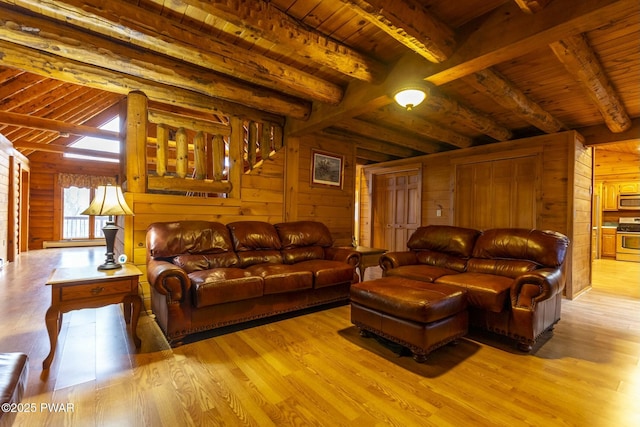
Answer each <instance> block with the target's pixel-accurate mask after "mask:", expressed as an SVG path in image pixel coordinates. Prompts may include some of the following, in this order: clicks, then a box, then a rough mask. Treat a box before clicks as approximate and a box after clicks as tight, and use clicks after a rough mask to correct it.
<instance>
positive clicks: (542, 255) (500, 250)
mask: <svg viewBox="0 0 640 427" xmlns="http://www.w3.org/2000/svg"><path fill="white" fill-rule="evenodd" d="M568 246H569V239H568V238H567V237H566V236H564V235H563V234H560V233H557V232H554V231H543V230H529V229H524V228H495V229H491V230H485V231H484V232H483V233H482V235H481V236H480V237H478V240H477V242H476V246H475V248H474V249H473V257H474V258H503V259H520V260H529V261H532V262H535V263H537V264H538V265H541V266H545V267H558V266H560V265H561V264H562V263H563V261H564V258H565V255H566V252H567V247H568Z"/></svg>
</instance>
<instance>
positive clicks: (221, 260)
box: [173, 252, 239, 273]
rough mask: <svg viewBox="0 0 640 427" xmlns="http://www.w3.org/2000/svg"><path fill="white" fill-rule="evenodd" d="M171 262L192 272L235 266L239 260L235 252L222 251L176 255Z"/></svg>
mask: <svg viewBox="0 0 640 427" xmlns="http://www.w3.org/2000/svg"><path fill="white" fill-rule="evenodd" d="M173 263H174V264H175V265H177V266H178V267H180V268H182V269H183V270H184V271H186V272H187V273H193V272H194V271H201V270H210V269H213V268H221V267H223V268H229V267H237V266H238V265H239V260H238V256H237V255H236V253H235V252H223V253H219V254H200V255H190V254H187V255H178V256H177V257H175V258H174V259H173Z"/></svg>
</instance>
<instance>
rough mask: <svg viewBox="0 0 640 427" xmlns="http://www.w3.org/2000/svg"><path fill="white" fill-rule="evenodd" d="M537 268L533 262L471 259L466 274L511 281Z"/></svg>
mask: <svg viewBox="0 0 640 427" xmlns="http://www.w3.org/2000/svg"><path fill="white" fill-rule="evenodd" d="M539 267H540V266H539V265H538V264H536V263H535V262H532V261H527V260H519V259H482V258H471V259H470V260H469V262H468V263H467V271H468V272H471V273H484V274H494V275H498V276H507V277H511V278H512V279H515V278H516V277H518V276H520V275H521V274H524V273H528V272H530V271H533V270H536V269H537V268H539Z"/></svg>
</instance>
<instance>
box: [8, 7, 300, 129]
mask: <svg viewBox="0 0 640 427" xmlns="http://www.w3.org/2000/svg"><path fill="white" fill-rule="evenodd" d="M0 10H2V13H3V14H2V17H0V39H2V40H5V41H7V42H10V43H15V44H20V45H22V46H25V47H32V48H35V49H37V50H40V51H43V52H48V53H50V54H54V55H57V56H60V57H63V58H67V59H71V60H75V61H78V62H82V63H85V64H91V65H92V66H98V67H101V68H104V69H107V70H112V71H116V72H122V73H125V74H129V75H132V76H138V77H143V78H144V79H146V80H151V81H155V82H157V83H163V84H166V85H171V86H175V87H180V88H183V89H186V90H190V91H194V92H198V93H201V94H203V95H214V94H215V97H217V98H222V99H225V100H228V101H232V102H240V101H241V102H243V103H244V104H246V105H250V106H252V107H254V108H257V109H260V110H263V111H268V112H271V113H275V114H281V115H285V116H291V117H295V118H298V119H304V118H306V117H307V116H308V114H309V112H310V105H309V104H308V103H306V102H305V101H302V100H300V99H294V98H291V97H287V96H286V95H282V94H281V93H280V92H275V91H271V90H268V89H264V88H259V87H249V86H247V85H246V84H242V83H239V82H238V81H237V80H235V79H231V78H229V77H226V76H222V75H214V74H212V73H211V72H208V71H205V70H204V69H200V68H196V67H190V66H187V65H186V64H181V63H177V62H175V61H172V60H170V59H168V58H165V57H164V56H160V55H155V54H153V53H149V52H139V51H135V50H133V49H131V48H129V47H126V46H123V45H122V44H117V43H112V42H109V41H107V40H105V39H104V38H100V37H98V36H92V35H89V34H86V33H81V32H80V31H78V30H74V29H72V28H71V27H64V28H61V27H60V26H59V25H56V24H55V23H52V22H49V21H47V20H44V19H41V18H37V17H30V16H26V15H23V14H19V13H16V12H14V11H11V10H9V9H6V8H2V7H0ZM79 77H80V76H79ZM80 78H81V77H80Z"/></svg>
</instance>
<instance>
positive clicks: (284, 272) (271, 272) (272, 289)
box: [247, 264, 313, 295]
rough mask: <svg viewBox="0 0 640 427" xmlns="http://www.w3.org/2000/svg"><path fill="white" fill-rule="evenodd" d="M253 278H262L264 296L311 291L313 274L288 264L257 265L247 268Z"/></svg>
mask: <svg viewBox="0 0 640 427" xmlns="http://www.w3.org/2000/svg"><path fill="white" fill-rule="evenodd" d="M247 272H249V273H251V275H253V276H260V277H262V280H263V281H264V294H265V295H268V294H278V293H281V292H291V291H298V290H301V289H311V288H312V287H313V273H311V271H309V270H304V269H300V268H299V267H298V266H293V265H286V264H257V265H252V266H251V267H248V268H247Z"/></svg>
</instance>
